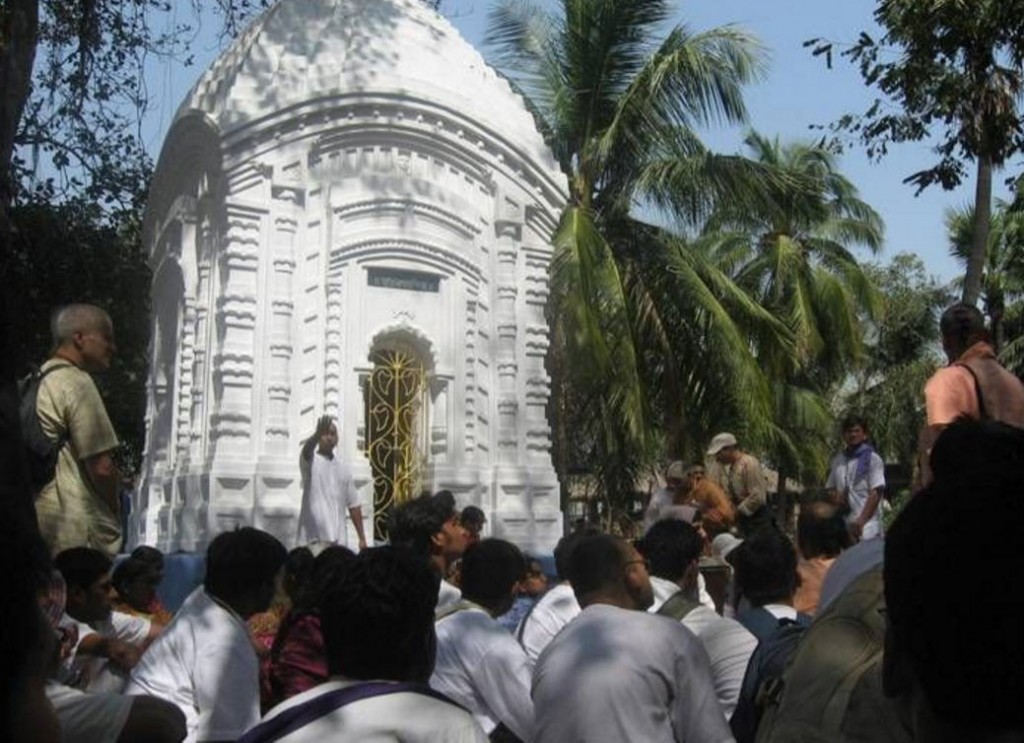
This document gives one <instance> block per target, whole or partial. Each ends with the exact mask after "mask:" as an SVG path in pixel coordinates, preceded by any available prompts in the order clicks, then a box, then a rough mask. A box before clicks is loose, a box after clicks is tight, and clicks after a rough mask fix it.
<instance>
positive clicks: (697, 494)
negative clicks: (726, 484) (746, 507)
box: [686, 462, 736, 539]
mask: <svg viewBox="0 0 1024 743" xmlns="http://www.w3.org/2000/svg"><path fill="white" fill-rule="evenodd" d="M686 478H687V481H688V483H689V489H688V490H687V493H686V500H687V502H689V503H693V504H694V505H696V506H697V508H699V509H700V512H701V523H702V524H703V525H704V531H705V532H707V535H708V538H709V539H714V538H715V537H716V536H718V535H719V534H723V533H725V532H727V531H729V530H730V529H732V527H733V525H734V524H735V523H736V509H735V508H733V505H732V501H730V500H729V496H728V495H726V494H725V491H724V490H722V488H720V487H719V486H718V485H717V484H716V483H715V482H713V481H712V480H711V479H710V478H709V477H708V476H707V472H706V471H705V469H704V465H703V464H702V463H700V462H697V463H696V464H692V465H690V469H688V470H687V471H686Z"/></svg>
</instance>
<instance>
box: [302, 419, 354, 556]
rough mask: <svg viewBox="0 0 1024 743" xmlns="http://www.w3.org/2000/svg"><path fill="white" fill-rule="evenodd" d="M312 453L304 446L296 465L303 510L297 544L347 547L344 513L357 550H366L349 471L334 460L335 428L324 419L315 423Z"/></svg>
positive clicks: (336, 436) (339, 460)
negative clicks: (353, 529)
mask: <svg viewBox="0 0 1024 743" xmlns="http://www.w3.org/2000/svg"><path fill="white" fill-rule="evenodd" d="M314 440H315V444H316V446H315V449H314V447H313V446H310V445H309V443H307V446H306V447H305V448H304V449H303V452H302V457H301V458H300V462H299V469H300V470H301V473H302V509H301V510H300V512H299V535H298V542H299V544H310V543H312V542H330V543H332V544H341V545H347V543H348V539H347V533H348V530H347V529H346V528H345V512H346V511H348V513H349V515H350V516H351V517H352V525H353V526H354V527H355V530H356V535H357V536H358V539H359V549H365V548H366V535H365V533H364V531H363V529H364V527H363V510H362V505H361V503H360V501H359V491H358V490H356V487H355V482H354V481H353V478H352V470H351V468H350V467H349V466H348V465H347V464H345V463H344V462H342V461H341V459H340V458H339V457H337V456H336V453H335V449H337V446H338V428H337V426H336V425H335V424H334V422H333V421H332V420H331V419H330V418H329V417H327V416H324V417H322V418H321V419H320V420H319V422H318V423H317V431H316V433H315V434H314V437H313V439H311V440H310V443H312V442H313V441H314Z"/></svg>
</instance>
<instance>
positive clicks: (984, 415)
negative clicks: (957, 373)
mask: <svg viewBox="0 0 1024 743" xmlns="http://www.w3.org/2000/svg"><path fill="white" fill-rule="evenodd" d="M954 366H959V367H960V368H961V369H964V370H966V371H967V373H968V374H970V375H971V379H973V380H974V394H975V396H976V397H977V398H978V415H979V416H980V417H981V420H983V421H987V420H988V419H989V417H988V410H986V408H985V397H984V395H982V394H981V383H980V382H979V381H978V375H977V374H975V373H974V369H972V368H971V367H970V365H968V364H964V363H962V362H959V361H958V362H956V363H955V364H954Z"/></svg>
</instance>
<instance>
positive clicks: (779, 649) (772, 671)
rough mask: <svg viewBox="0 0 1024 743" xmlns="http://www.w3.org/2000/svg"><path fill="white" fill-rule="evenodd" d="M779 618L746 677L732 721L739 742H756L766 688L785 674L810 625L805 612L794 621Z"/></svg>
mask: <svg viewBox="0 0 1024 743" xmlns="http://www.w3.org/2000/svg"><path fill="white" fill-rule="evenodd" d="M754 611H757V610H756V609H755V610H754ZM761 611H766V610H764V609H762V610H761ZM773 618H774V617H773ZM776 621H777V622H778V626H777V627H776V629H775V631H774V632H772V633H771V634H770V635H768V636H767V637H765V638H764V639H763V640H761V641H760V642H759V643H757V647H756V648H754V653H753V655H751V656H750V662H749V663H748V664H747V672H746V673H745V674H744V676H743V685H742V686H741V687H740V696H739V699H738V700H737V702H736V709H735V711H733V713H732V719H730V720H729V727H731V728H732V734H733V735H734V736H735V737H736V743H754V738H755V737H756V736H757V728H758V725H759V724H760V722H761V715H762V714H763V712H764V704H765V691H766V690H767V689H769V688H771V686H772V685H773V684H774V682H775V681H776V680H777V679H778V678H779V677H780V676H782V672H783V671H784V670H785V669H786V664H787V663H789V659H790V658H791V657H792V656H793V653H795V652H796V649H797V647H799V645H800V641H801V640H802V639H803V637H804V633H805V632H806V631H807V626H808V624H809V618H808V617H806V616H805V615H798V619H797V621H795V622H794V621H793V620H792V619H779V620H776Z"/></svg>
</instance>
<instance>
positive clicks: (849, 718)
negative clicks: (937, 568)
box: [756, 567, 913, 743]
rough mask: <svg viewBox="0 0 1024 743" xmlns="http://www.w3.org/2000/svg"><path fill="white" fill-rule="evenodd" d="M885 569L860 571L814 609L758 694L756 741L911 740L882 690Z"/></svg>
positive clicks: (865, 742) (891, 742) (855, 742)
mask: <svg viewBox="0 0 1024 743" xmlns="http://www.w3.org/2000/svg"><path fill="white" fill-rule="evenodd" d="M884 607H885V596H884V593H883V589H882V569H881V568H880V567H879V568H875V569H874V570H871V571H869V572H867V573H865V574H864V575H862V576H860V577H859V578H857V580H855V581H854V582H853V583H851V584H850V586H849V587H848V588H847V589H846V591H844V592H843V593H842V594H841V595H840V596H839V597H838V598H836V599H835V601H833V603H832V605H831V606H829V607H828V608H827V609H826V610H825V611H824V612H822V613H821V614H819V615H818V616H817V617H815V619H814V622H813V623H812V624H811V626H810V627H809V628H808V629H807V631H806V632H805V633H804V636H803V640H802V642H801V643H800V646H799V647H798V648H797V650H796V652H795V653H794V654H793V657H792V658H791V659H790V662H789V665H787V667H786V670H785V671H784V672H783V674H782V676H781V677H780V678H778V679H776V680H775V681H774V682H773V683H772V684H770V685H768V686H767V687H766V688H765V689H764V691H763V692H762V699H761V700H760V701H761V703H762V705H763V709H764V714H763V716H762V718H761V723H760V725H759V726H758V730H757V738H756V740H757V743H904V742H906V743H911V741H912V740H913V738H912V737H911V736H910V733H909V731H907V730H906V729H905V728H904V727H903V725H902V724H901V723H900V721H899V718H898V715H897V711H896V706H895V704H896V702H895V701H894V700H892V699H889V698H888V697H886V696H885V693H884V692H883V691H882V651H883V647H884V641H885V617H884V616H883V610H884Z"/></svg>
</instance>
